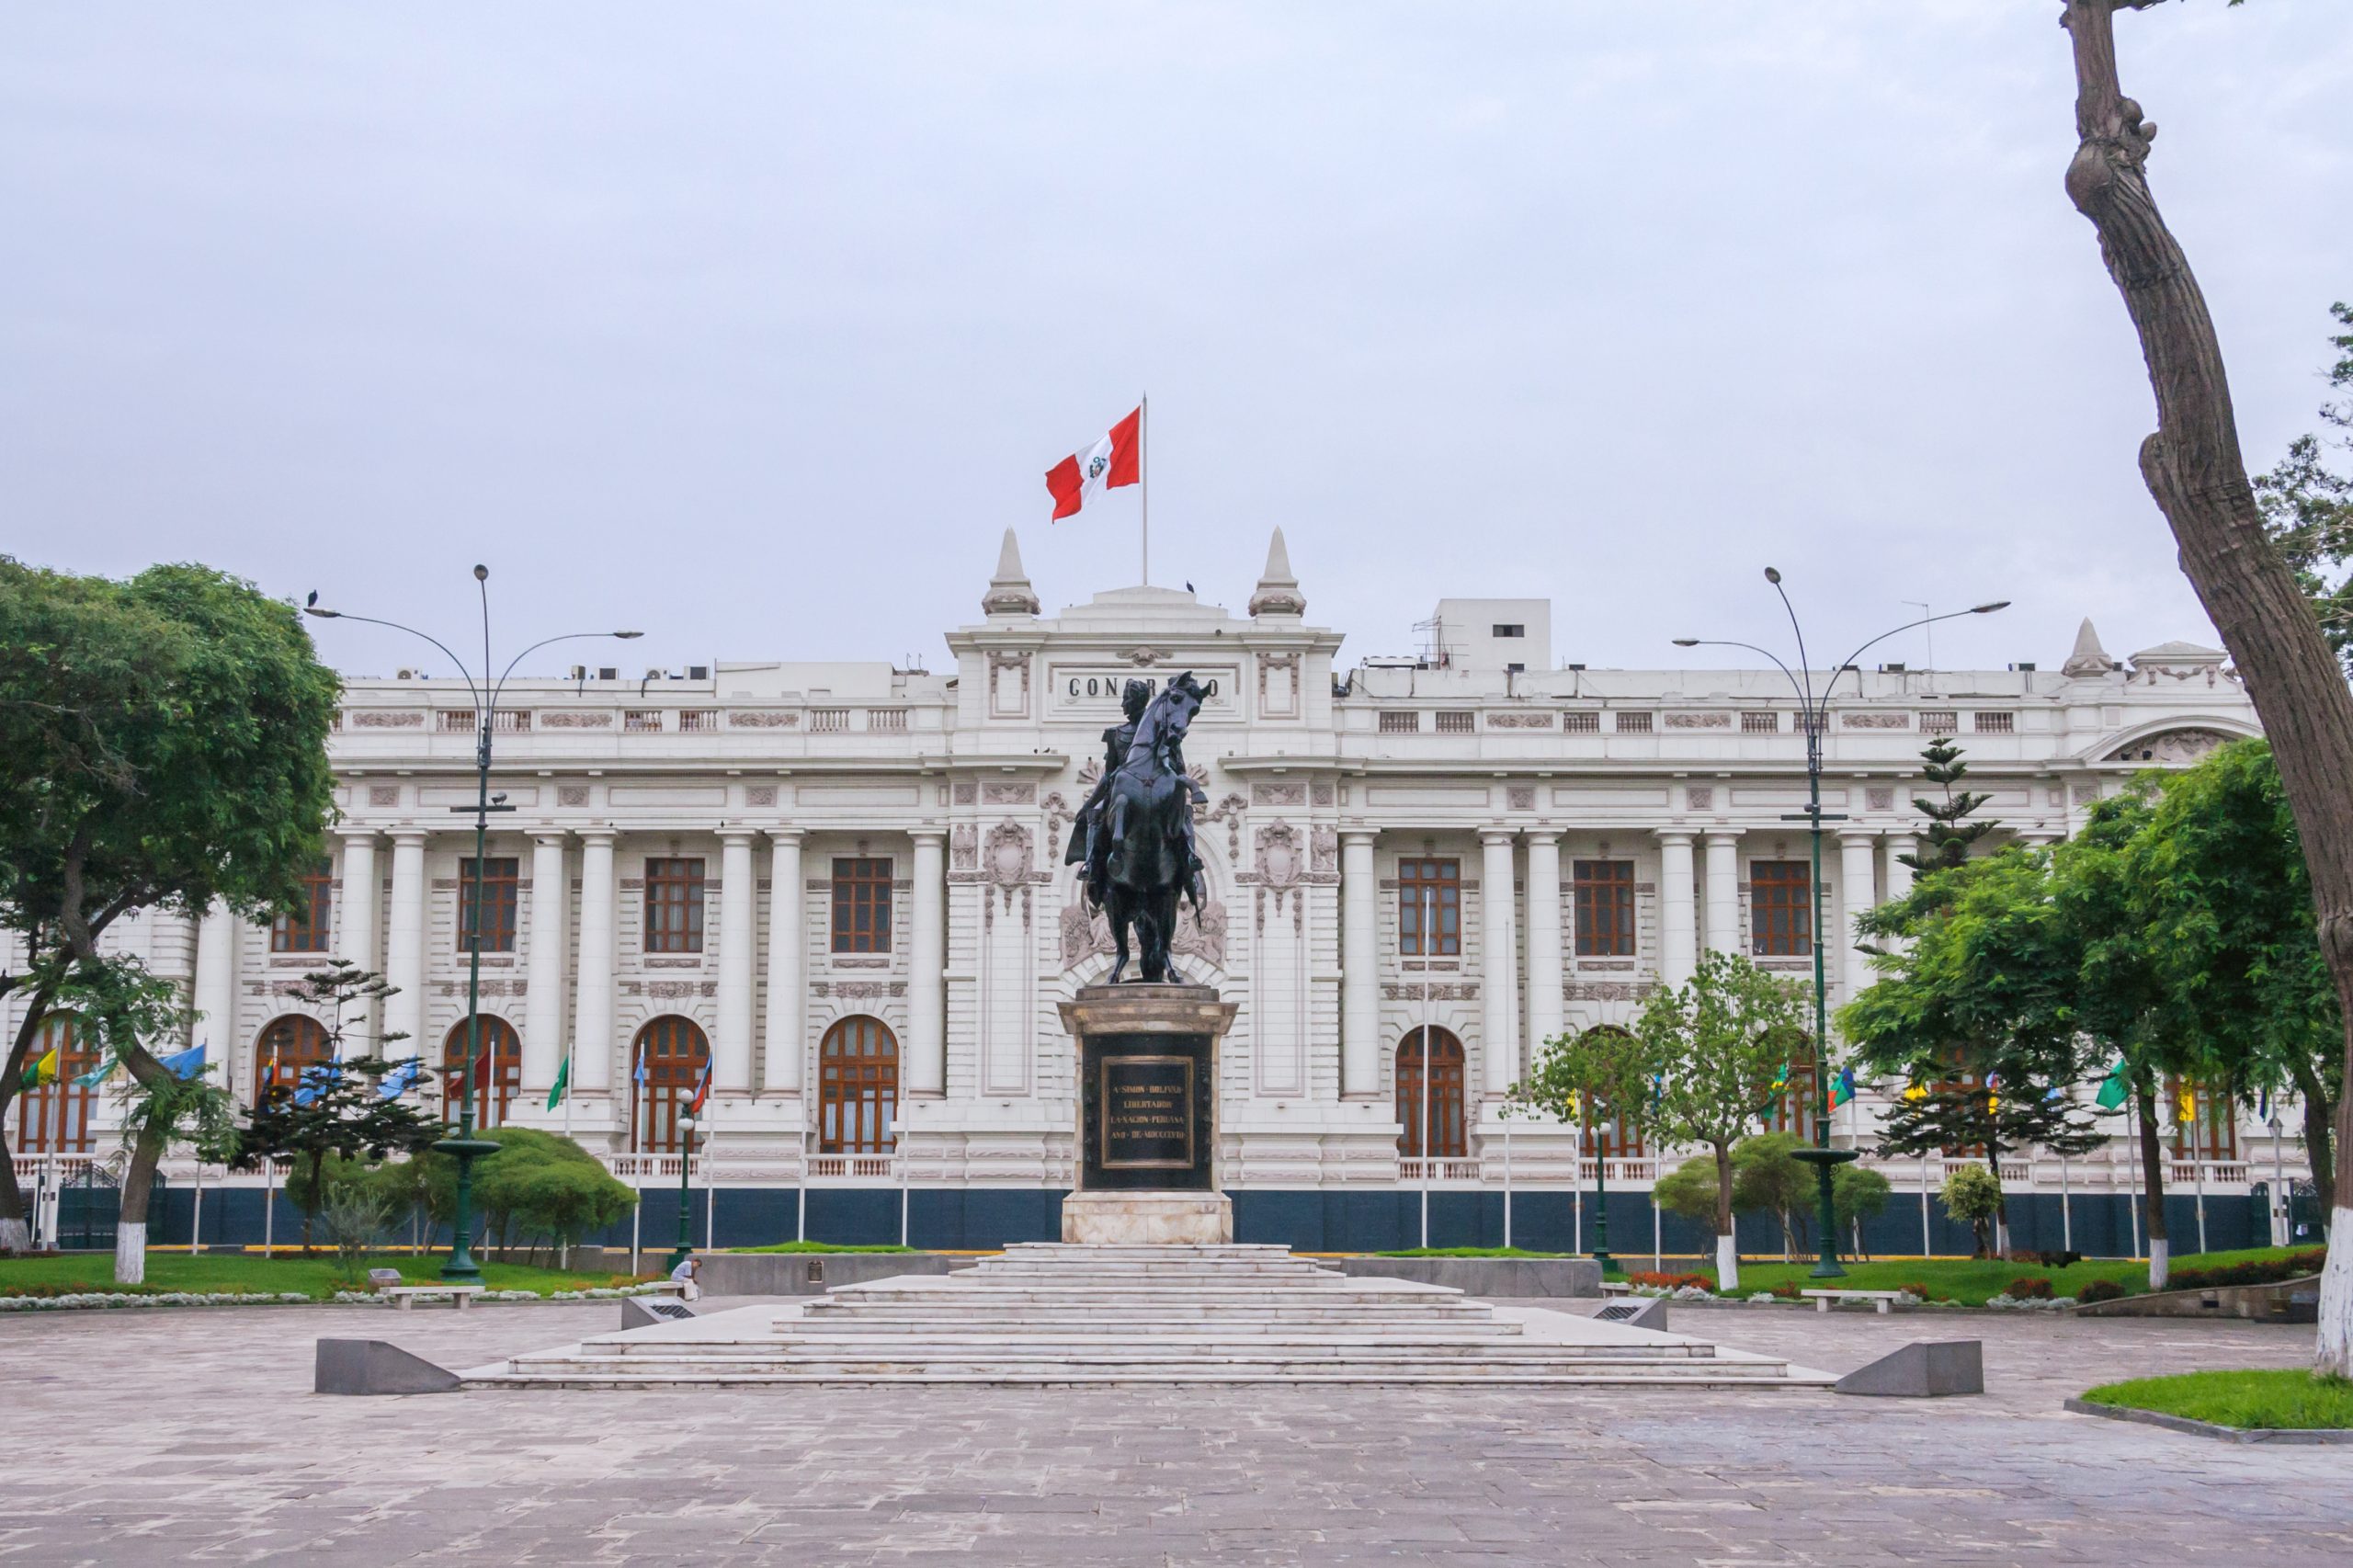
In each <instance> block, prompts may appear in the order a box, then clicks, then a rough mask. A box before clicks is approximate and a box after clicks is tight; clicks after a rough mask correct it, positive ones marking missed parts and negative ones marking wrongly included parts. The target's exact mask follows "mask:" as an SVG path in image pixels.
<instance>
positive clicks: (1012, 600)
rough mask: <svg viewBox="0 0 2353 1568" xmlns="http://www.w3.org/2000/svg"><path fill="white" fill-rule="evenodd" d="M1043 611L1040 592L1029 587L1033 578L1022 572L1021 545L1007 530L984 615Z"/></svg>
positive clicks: (983, 601) (983, 604) (984, 598)
mask: <svg viewBox="0 0 2353 1568" xmlns="http://www.w3.org/2000/svg"><path fill="white" fill-rule="evenodd" d="M1040 608H1043V607H1042V606H1041V605H1040V604H1039V602H1038V593H1037V590H1036V589H1034V588H1032V587H1031V586H1030V585H1029V574H1028V573H1027V572H1025V571H1023V570H1022V569H1021V544H1020V541H1019V540H1017V539H1015V538H1014V537H1013V530H1012V529H1011V528H1007V529H1006V530H1005V543H1004V545H1003V546H1002V547H1000V548H999V549H998V551H997V552H996V575H995V576H994V577H991V578H990V579H989V591H988V592H987V593H985V594H983V595H982V596H981V613H982V614H983V615H990V616H999V615H1036V614H1037V613H1038V612H1039V610H1040Z"/></svg>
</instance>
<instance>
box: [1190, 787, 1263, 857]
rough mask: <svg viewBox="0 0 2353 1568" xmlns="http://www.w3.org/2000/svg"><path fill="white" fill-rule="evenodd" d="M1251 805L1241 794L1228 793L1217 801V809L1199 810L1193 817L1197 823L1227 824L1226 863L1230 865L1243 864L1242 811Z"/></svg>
mask: <svg viewBox="0 0 2353 1568" xmlns="http://www.w3.org/2000/svg"><path fill="white" fill-rule="evenodd" d="M1249 806H1250V802H1249V801H1245V800H1244V799H1243V798H1242V797H1241V796H1239V795H1228V796H1227V797H1226V798H1225V799H1223V800H1222V801H1219V802H1218V803H1217V807H1216V809H1215V810H1213V811H1207V812H1199V814H1198V815H1196V816H1195V817H1194V818H1193V821H1194V822H1195V823H1196V824H1199V823H1211V822H1222V823H1223V824H1225V863H1226V864H1227V865H1229V866H1238V865H1240V864H1242V813H1243V812H1245V811H1247V810H1248V809H1249Z"/></svg>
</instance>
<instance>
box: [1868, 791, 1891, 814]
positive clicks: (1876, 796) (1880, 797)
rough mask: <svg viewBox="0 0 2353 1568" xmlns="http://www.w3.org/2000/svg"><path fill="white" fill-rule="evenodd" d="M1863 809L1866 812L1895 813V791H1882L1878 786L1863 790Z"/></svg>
mask: <svg viewBox="0 0 2353 1568" xmlns="http://www.w3.org/2000/svg"><path fill="white" fill-rule="evenodd" d="M1863 808H1864V810H1866V811H1873V812H1892V811H1893V810H1894V809H1895V791H1894V790H1893V789H1881V788H1880V787H1878V786H1876V785H1873V786H1871V787H1869V788H1867V789H1865V790H1863Z"/></svg>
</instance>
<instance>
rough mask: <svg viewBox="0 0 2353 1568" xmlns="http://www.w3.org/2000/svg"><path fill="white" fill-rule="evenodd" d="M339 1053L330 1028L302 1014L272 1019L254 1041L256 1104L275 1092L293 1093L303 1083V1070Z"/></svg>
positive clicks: (289, 1014) (291, 1014) (290, 1014)
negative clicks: (329, 1037) (330, 1033)
mask: <svg viewBox="0 0 2353 1568" xmlns="http://www.w3.org/2000/svg"><path fill="white" fill-rule="evenodd" d="M334 1054H335V1042H334V1041H332V1040H328V1039H327V1030H326V1026H325V1025H324V1024H322V1023H320V1022H319V1020H318V1019H316V1018H313V1017H307V1016H305V1015H303V1014H301V1013H288V1014H286V1015H285V1016H284V1017H278V1018H272V1019H271V1020H270V1021H269V1023H268V1025H267V1027H266V1028H263V1030H262V1031H261V1037H260V1038H259V1039H258V1040H255V1041H254V1104H256V1105H259V1104H261V1103H262V1102H263V1101H264V1100H266V1099H267V1098H268V1097H269V1096H270V1092H271V1091H272V1090H274V1089H281V1088H282V1089H284V1090H286V1091H287V1092H288V1093H292V1092H293V1090H294V1089H295V1087H296V1086H297V1085H300V1084H301V1081H302V1069H303V1068H305V1067H315V1066H317V1065H318V1064H319V1063H320V1062H325V1061H328V1060H329V1059H331V1058H332V1057H333V1056H334Z"/></svg>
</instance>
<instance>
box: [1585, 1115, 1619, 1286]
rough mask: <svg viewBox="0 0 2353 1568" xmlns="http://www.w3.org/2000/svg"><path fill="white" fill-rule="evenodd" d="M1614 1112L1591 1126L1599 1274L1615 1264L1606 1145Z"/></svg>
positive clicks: (1613, 1124) (1595, 1253) (1614, 1122)
mask: <svg viewBox="0 0 2353 1568" xmlns="http://www.w3.org/2000/svg"><path fill="white" fill-rule="evenodd" d="M1617 1125H1618V1124H1617V1120H1616V1117H1615V1113H1614V1112H1613V1113H1612V1114H1610V1115H1606V1116H1604V1117H1603V1118H1602V1119H1601V1120H1600V1122H1599V1124H1598V1125H1596V1126H1593V1127H1592V1128H1591V1131H1592V1133H1593V1261H1594V1262H1596V1263H1597V1264H1599V1265H1601V1277H1602V1278H1604V1279H1607V1278H1609V1271H1610V1270H1611V1269H1613V1268H1615V1267H1618V1265H1617V1262H1616V1260H1615V1259H1613V1258H1611V1257H1610V1256H1609V1156H1608V1153H1607V1152H1606V1149H1607V1145H1608V1143H1609V1142H1610V1141H1611V1138H1612V1137H1613V1131H1612V1130H1613V1129H1614V1128H1615V1127H1616V1126H1617Z"/></svg>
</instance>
